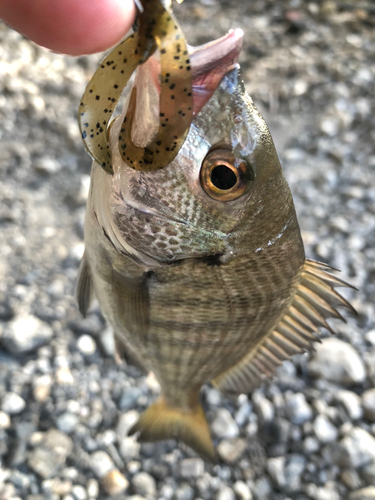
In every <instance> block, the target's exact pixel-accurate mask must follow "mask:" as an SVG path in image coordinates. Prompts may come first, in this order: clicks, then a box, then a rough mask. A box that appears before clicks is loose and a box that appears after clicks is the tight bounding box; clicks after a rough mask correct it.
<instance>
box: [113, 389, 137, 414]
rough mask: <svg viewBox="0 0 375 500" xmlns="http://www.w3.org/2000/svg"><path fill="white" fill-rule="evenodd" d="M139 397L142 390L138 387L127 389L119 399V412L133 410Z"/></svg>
mask: <svg viewBox="0 0 375 500" xmlns="http://www.w3.org/2000/svg"><path fill="white" fill-rule="evenodd" d="M141 395H142V390H141V389H140V388H139V387H127V388H126V389H125V390H124V392H123V393H122V396H121V398H120V402H119V405H118V406H119V408H120V410H121V411H127V410H130V409H131V408H133V407H134V406H135V404H136V402H137V400H138V398H139V397H140V396H141Z"/></svg>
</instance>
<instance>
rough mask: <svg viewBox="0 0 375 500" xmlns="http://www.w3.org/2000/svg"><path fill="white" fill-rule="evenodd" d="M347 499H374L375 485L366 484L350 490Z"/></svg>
mask: <svg viewBox="0 0 375 500" xmlns="http://www.w3.org/2000/svg"><path fill="white" fill-rule="evenodd" d="M349 500H375V486H368V487H367V488H362V489H360V490H357V491H352V492H351V493H350V495H349Z"/></svg>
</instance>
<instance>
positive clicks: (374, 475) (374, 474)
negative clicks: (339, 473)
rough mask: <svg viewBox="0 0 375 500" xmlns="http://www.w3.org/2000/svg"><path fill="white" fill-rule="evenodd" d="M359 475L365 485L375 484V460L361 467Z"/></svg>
mask: <svg viewBox="0 0 375 500" xmlns="http://www.w3.org/2000/svg"><path fill="white" fill-rule="evenodd" d="M359 473H360V475H361V477H362V478H363V479H364V481H366V484H375V460H374V461H372V462H369V463H368V464H367V465H364V466H363V467H361V468H360V470H359Z"/></svg>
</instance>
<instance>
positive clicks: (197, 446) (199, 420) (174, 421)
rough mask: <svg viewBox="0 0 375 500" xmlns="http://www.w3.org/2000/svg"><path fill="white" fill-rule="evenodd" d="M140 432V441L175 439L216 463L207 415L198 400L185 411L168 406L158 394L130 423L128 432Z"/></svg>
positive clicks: (130, 433)
mask: <svg viewBox="0 0 375 500" xmlns="http://www.w3.org/2000/svg"><path fill="white" fill-rule="evenodd" d="M136 432H139V433H140V434H139V438H138V440H139V441H161V440H163V439H171V438H176V439H180V440H181V441H183V442H184V443H185V444H187V445H188V446H190V447H191V448H193V449H194V450H195V451H196V452H197V453H199V454H201V455H202V456H203V457H205V458H206V459H207V460H210V461H211V462H216V454H215V451H214V447H213V444H212V441H211V436H210V430H209V428H208V424H207V420H206V416H205V414H204V410H203V408H202V406H201V405H200V403H197V404H196V406H195V407H194V408H191V409H188V410H185V409H182V408H173V407H171V406H170V405H168V402H167V401H166V399H165V398H164V397H160V398H159V399H158V400H157V401H156V402H155V403H154V404H153V405H152V406H150V408H148V409H147V410H146V411H145V412H144V413H143V414H142V415H141V416H140V418H139V420H138V422H137V423H136V424H135V425H133V427H132V428H131V429H130V431H129V435H132V434H135V433H136Z"/></svg>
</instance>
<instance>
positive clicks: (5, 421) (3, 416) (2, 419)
mask: <svg viewBox="0 0 375 500" xmlns="http://www.w3.org/2000/svg"><path fill="white" fill-rule="evenodd" d="M10 424H11V421H10V417H9V415H8V414H7V413H5V412H4V411H0V429H8V428H9V427H10Z"/></svg>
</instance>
